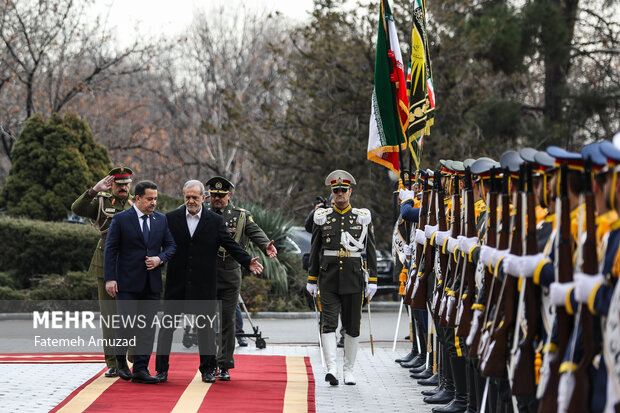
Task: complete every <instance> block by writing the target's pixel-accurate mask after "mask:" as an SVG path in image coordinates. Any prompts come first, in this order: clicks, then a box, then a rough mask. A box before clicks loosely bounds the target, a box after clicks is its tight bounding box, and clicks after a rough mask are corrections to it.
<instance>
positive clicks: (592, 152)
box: [581, 142, 607, 171]
mask: <svg viewBox="0 0 620 413" xmlns="http://www.w3.org/2000/svg"><path fill="white" fill-rule="evenodd" d="M581 157H582V158H583V159H584V160H587V159H589V160H590V165H591V167H592V169H594V170H597V171H600V170H601V169H603V168H605V167H606V166H607V158H606V157H605V155H603V154H602V153H601V142H593V143H589V144H587V145H586V146H584V147H583V148H582V149H581Z"/></svg>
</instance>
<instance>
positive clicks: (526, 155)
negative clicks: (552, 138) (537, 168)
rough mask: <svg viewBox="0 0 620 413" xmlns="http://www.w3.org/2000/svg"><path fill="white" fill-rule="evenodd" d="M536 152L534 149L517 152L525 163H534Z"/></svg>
mask: <svg viewBox="0 0 620 413" xmlns="http://www.w3.org/2000/svg"><path fill="white" fill-rule="evenodd" d="M537 152H538V151H537V150H536V149H534V148H523V149H521V150H520V151H519V156H520V157H521V159H523V160H524V161H525V162H527V163H536V161H535V160H534V156H536V153H537Z"/></svg>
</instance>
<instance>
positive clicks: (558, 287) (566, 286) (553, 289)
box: [549, 282, 575, 307]
mask: <svg viewBox="0 0 620 413" xmlns="http://www.w3.org/2000/svg"><path fill="white" fill-rule="evenodd" d="M574 286H575V283H574V282H569V283H557V282H553V283H551V284H550V285H549V300H551V304H553V305H554V306H556V307H565V306H566V294H568V292H569V291H570V290H571V288H573V287H574Z"/></svg>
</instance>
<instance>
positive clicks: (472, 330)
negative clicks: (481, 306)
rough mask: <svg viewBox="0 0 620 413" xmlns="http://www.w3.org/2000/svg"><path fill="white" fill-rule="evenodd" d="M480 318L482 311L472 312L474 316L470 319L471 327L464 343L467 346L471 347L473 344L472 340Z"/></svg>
mask: <svg viewBox="0 0 620 413" xmlns="http://www.w3.org/2000/svg"><path fill="white" fill-rule="evenodd" d="M481 318H482V310H474V314H473V316H472V318H471V327H470V329H469V334H468V335H467V339H466V340H465V343H466V344H467V345H468V346H471V345H472V343H473V342H474V338H475V336H476V331H478V326H480V319H481Z"/></svg>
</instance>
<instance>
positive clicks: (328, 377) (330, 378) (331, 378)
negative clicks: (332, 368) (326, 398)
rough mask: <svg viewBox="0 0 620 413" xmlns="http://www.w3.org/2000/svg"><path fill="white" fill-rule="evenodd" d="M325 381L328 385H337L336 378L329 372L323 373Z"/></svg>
mask: <svg viewBox="0 0 620 413" xmlns="http://www.w3.org/2000/svg"><path fill="white" fill-rule="evenodd" d="M325 381H327V382H329V384H330V386H337V385H338V378H337V377H336V376H334V375H333V374H331V373H327V374H326V375H325Z"/></svg>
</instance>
